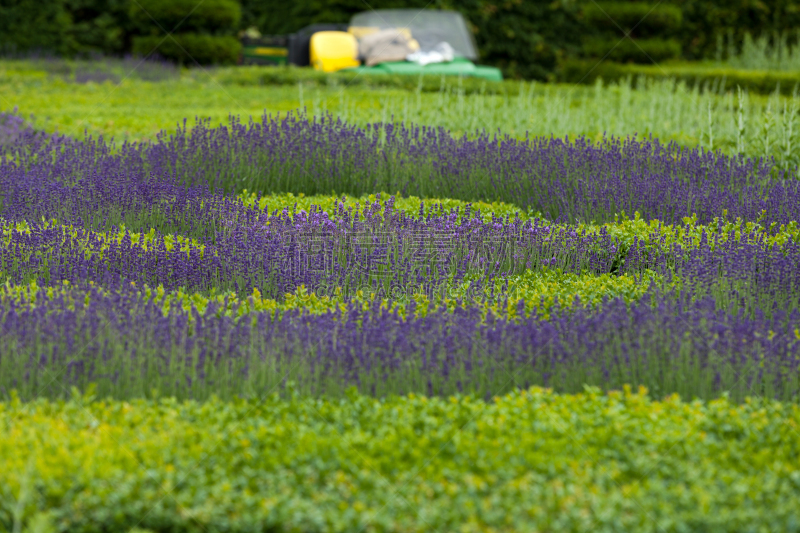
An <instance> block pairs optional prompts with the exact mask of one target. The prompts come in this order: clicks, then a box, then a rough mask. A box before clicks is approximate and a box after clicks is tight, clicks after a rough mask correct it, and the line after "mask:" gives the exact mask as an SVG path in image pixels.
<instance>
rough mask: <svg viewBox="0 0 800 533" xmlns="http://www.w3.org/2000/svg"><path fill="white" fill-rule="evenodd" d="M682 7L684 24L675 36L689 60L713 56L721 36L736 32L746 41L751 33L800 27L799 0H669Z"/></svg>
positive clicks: (736, 35)
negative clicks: (745, 36)
mask: <svg viewBox="0 0 800 533" xmlns="http://www.w3.org/2000/svg"><path fill="white" fill-rule="evenodd" d="M665 1H668V2H669V3H670V4H672V5H674V6H676V7H678V8H680V10H681V12H682V13H683V23H682V24H681V26H680V29H679V30H678V32H677V34H676V35H675V37H676V38H677V39H679V40H680V41H681V44H682V46H683V57H684V59H688V60H697V59H712V58H714V55H715V52H716V47H717V35H727V33H728V31H732V32H733V34H734V38H735V41H736V42H738V43H741V42H743V40H744V34H745V33H747V32H750V33H751V34H752V35H754V36H756V37H758V36H760V35H764V34H770V33H771V32H773V31H777V32H779V33H780V32H794V30H795V29H796V28H798V27H800V3H798V2H797V1H796V0H665Z"/></svg>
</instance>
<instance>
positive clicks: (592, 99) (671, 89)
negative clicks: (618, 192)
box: [0, 61, 800, 167]
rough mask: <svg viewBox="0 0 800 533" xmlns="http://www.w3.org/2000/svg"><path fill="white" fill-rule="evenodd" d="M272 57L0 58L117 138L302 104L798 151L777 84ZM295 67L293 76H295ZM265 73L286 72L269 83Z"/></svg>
mask: <svg viewBox="0 0 800 533" xmlns="http://www.w3.org/2000/svg"><path fill="white" fill-rule="evenodd" d="M270 69H271V67H257V68H256V67H249V68H247V69H242V70H236V69H234V68H228V69H210V70H201V69H197V70H191V71H183V72H182V73H180V74H178V75H176V76H174V77H173V78H172V79H168V80H166V81H159V82H149V81H143V80H141V79H137V78H136V77H135V73H134V74H133V75H130V76H128V77H127V78H125V79H122V81H121V83H119V84H114V83H112V82H110V81H106V82H103V83H94V82H90V83H85V84H79V83H74V82H68V81H65V80H64V79H63V78H62V77H59V76H57V75H54V74H53V73H52V72H50V73H48V72H46V71H45V70H44V67H42V66H40V65H38V64H35V63H32V62H19V61H0V110H3V111H9V110H12V109H14V108H18V110H19V112H20V113H21V114H22V115H24V116H26V117H27V116H31V115H32V116H33V122H34V124H35V125H36V126H37V127H40V128H43V129H45V130H47V131H56V130H58V131H59V132H61V133H64V134H67V135H76V136H82V135H83V132H84V130H86V131H88V132H89V133H90V134H92V135H98V134H103V135H105V136H113V137H114V138H115V139H116V140H117V141H122V140H130V141H140V140H144V139H152V138H154V137H155V136H156V134H157V133H158V132H159V131H162V130H166V131H167V132H172V131H174V129H175V127H176V125H177V124H179V123H182V122H183V120H184V119H187V120H188V125H189V126H190V127H191V126H192V125H193V123H194V119H195V117H199V118H206V119H210V120H211V123H212V125H217V124H220V123H227V122H228V120H227V119H228V116H229V114H234V115H239V116H240V117H241V118H242V120H243V121H245V122H246V121H247V118H248V117H254V118H260V117H261V116H263V114H264V113H265V112H266V113H270V114H275V113H286V112H288V111H290V110H298V109H302V108H305V109H306V110H307V111H308V112H309V113H310V114H316V115H319V114H322V113H326V112H330V113H333V114H334V115H336V116H339V117H341V118H342V119H343V120H345V121H348V122H354V123H358V124H365V123H368V122H390V121H394V122H399V121H408V122H414V123H417V124H424V125H430V126H437V127H438V126H442V127H445V128H447V129H448V130H450V131H451V132H452V133H453V134H456V135H462V134H472V133H474V132H476V131H478V130H486V131H489V132H500V133H502V134H508V135H511V136H513V137H516V138H524V137H525V135H526V134H530V135H545V136H549V135H555V136H557V137H564V136H566V135H569V136H571V137H573V138H574V137H575V136H578V135H586V136H588V137H590V138H591V139H594V140H600V139H601V138H602V136H603V134H604V133H606V134H607V135H614V136H618V137H626V136H630V135H634V134H636V135H638V136H640V137H642V136H646V135H650V134H652V135H653V136H655V137H658V138H659V139H660V140H662V141H676V142H677V143H679V144H680V145H683V146H687V147H695V146H698V145H702V146H704V147H705V148H707V149H712V150H717V149H721V150H722V151H723V152H726V153H737V152H740V153H744V154H746V155H748V156H751V157H763V156H767V157H775V158H776V159H777V160H778V162H779V163H780V164H781V165H782V166H784V167H789V166H794V165H796V164H797V163H798V162H799V160H798V157H797V155H796V152H797V150H796V148H797V144H798V139H797V130H798V124H797V114H798V110H799V107H800V100H798V99H793V98H787V97H783V96H779V95H773V96H770V97H766V96H760V95H747V94H746V93H745V94H742V95H741V97H740V96H739V95H738V94H735V92H734V91H731V90H728V91H727V92H726V93H725V94H714V93H710V92H707V93H703V92H701V90H700V88H697V87H695V88H690V87H688V86H687V85H686V84H683V83H680V82H675V81H663V80H662V81H659V82H649V83H645V82H644V81H637V82H630V83H627V82H620V83H618V84H612V85H608V86H603V85H595V86H594V87H587V86H574V85H563V84H552V85H543V84H536V83H516V82H503V83H502V84H500V85H491V83H493V82H487V84H486V86H484V85H481V89H483V90H485V93H482V92H481V91H478V92H477V93H475V92H472V93H471V94H469V91H473V90H474V89H475V81H474V80H470V81H469V82H467V81H463V82H462V81H459V80H458V78H449V79H447V80H442V81H443V83H444V85H442V86H441V87H442V89H441V90H431V86H430V83H428V82H426V83H427V85H426V86H425V87H426V88H425V89H424V90H422V89H419V90H414V89H411V90H409V89H408V88H399V87H398V88H395V87H369V86H367V85H364V80H362V79H358V78H353V79H348V78H346V77H342V78H341V80H340V79H339V78H337V80H339V81H335V82H334V81H333V79H331V80H329V81H330V82H331V83H330V84H329V85H326V84H321V83H320V80H319V79H317V78H319V76H316V77H315V76H313V75H312V74H313V72H305V71H302V73H303V75H297V74H296V73H294V74H292V71H285V73H284V74H285V75H284V74H282V73H281V71H280V70H270ZM295 70H300V69H295ZM121 74H122V75H124V74H129V73H121ZM289 74H291V75H292V76H295V78H296V79H297V80H299V81H298V83H297V84H288V82H287V80H288V79H289V78H287V76H289ZM122 75H121V76H120V77H122ZM284 78H285V79H284ZM295 78H291V79H292V80H294V79H295ZM265 80H266V81H265ZM270 80H272V81H275V80H277V81H278V82H281V84H277V85H276V84H272V85H264V84H263V83H267V82H270ZM281 80H282V81H281ZM342 80H344V81H342ZM429 81H430V80H429ZM270 83H271V82H270ZM467 86H468V87H467ZM467 88H468V89H469V91H467ZM728 89H731V88H730V87H729V88H728ZM498 91H499V92H500V94H490V93H492V92H494V93H497V92H498Z"/></svg>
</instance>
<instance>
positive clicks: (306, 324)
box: [0, 291, 800, 400]
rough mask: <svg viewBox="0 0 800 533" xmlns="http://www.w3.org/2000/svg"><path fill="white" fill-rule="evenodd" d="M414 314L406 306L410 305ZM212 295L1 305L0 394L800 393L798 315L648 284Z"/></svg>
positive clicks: (114, 296)
mask: <svg viewBox="0 0 800 533" xmlns="http://www.w3.org/2000/svg"><path fill="white" fill-rule="evenodd" d="M410 305H411V307H412V308H413V303H412V304H410ZM218 307H219V306H218V305H216V304H210V305H209V307H208V308H207V309H206V312H205V313H204V314H202V315H201V314H200V313H198V312H197V310H193V311H191V314H193V315H194V317H193V320H191V321H190V320H189V314H190V313H188V312H185V311H183V310H181V309H179V310H176V311H175V312H174V313H170V314H169V315H167V316H164V315H163V314H162V313H161V310H160V307H159V306H158V305H156V304H155V303H153V302H152V301H147V300H143V299H141V298H138V297H134V296H132V293H127V294H126V293H125V292H124V291H120V292H116V293H113V294H111V295H108V296H104V295H103V294H102V293H101V292H99V291H97V292H96V294H93V295H92V297H91V299H90V303H89V304H88V305H84V304H83V303H82V302H80V301H78V302H76V303H75V307H74V310H70V309H68V308H67V307H66V305H65V300H64V296H63V294H62V295H60V296H57V297H55V298H52V299H46V300H45V301H43V302H42V303H41V304H40V305H38V306H37V307H36V308H35V309H31V308H30V307H29V306H19V307H18V306H17V305H16V304H15V303H13V302H12V303H10V304H9V305H8V306H6V307H5V308H4V309H3V311H2V314H0V336H1V337H2V339H3V344H4V349H3V351H2V355H1V356H0V392H2V393H3V394H5V395H7V394H9V393H10V390H12V389H17V390H19V391H21V394H22V395H23V397H25V398H33V397H36V396H48V397H52V398H61V397H65V396H68V391H69V390H70V388H71V387H73V386H75V387H78V388H79V389H84V388H85V387H86V386H87V385H88V384H89V383H96V384H97V386H98V392H99V393H100V394H101V395H103V396H105V395H113V396H115V397H117V398H131V397H136V396H142V395H149V394H151V392H152V389H158V391H159V392H160V393H161V394H168V395H175V396H177V397H183V398H186V397H192V398H207V397H209V396H210V395H212V394H216V395H218V396H222V397H232V396H236V395H239V396H250V397H259V396H262V395H264V394H269V393H272V392H275V391H276V390H281V387H283V386H286V385H287V383H288V382H290V381H292V382H294V383H295V385H296V387H298V388H299V390H300V391H301V392H303V393H304V394H309V395H333V396H336V395H339V394H342V393H344V391H345V389H346V388H347V387H349V386H357V387H359V389H360V390H362V391H363V392H366V393H369V394H372V395H377V396H385V395H387V394H402V393H407V392H418V393H424V394H427V395H439V394H451V393H455V392H468V393H471V394H476V395H478V396H479V397H483V396H486V397H490V396H493V395H497V394H502V393H504V392H507V391H509V390H512V389H514V388H515V387H528V386H531V385H543V386H547V387H553V388H555V389H556V390H557V391H561V392H566V391H580V390H582V387H583V386H584V385H587V384H588V385H597V386H599V387H601V388H605V389H612V388H621V387H622V385H623V384H633V385H638V384H641V385H645V386H647V387H648V388H649V389H650V390H651V391H652V392H653V393H654V394H655V395H656V396H657V397H658V396H661V395H664V394H669V393H673V392H677V393H679V394H681V396H683V397H685V398H691V397H700V398H711V397H715V396H718V395H719V394H721V393H723V392H727V393H729V394H730V395H731V397H732V398H733V399H736V400H741V399H742V398H744V397H745V396H748V395H751V396H752V395H759V396H767V397H774V398H780V399H784V400H794V399H796V397H797V394H798V391H800V387H799V386H800V383H798V381H799V380H800V373H798V370H800V368H798V364H800V329H798V328H797V325H798V323H799V322H800V313H799V312H798V311H797V310H795V311H793V312H792V313H785V312H778V313H775V315H774V316H773V317H772V318H771V319H767V318H765V316H764V315H763V314H757V315H756V316H754V317H747V316H745V315H744V314H742V313H740V314H730V313H726V312H725V311H723V310H720V309H718V308H717V306H716V304H715V302H714V300H713V298H705V299H702V300H697V301H690V300H689V299H688V298H679V299H676V298H674V297H672V296H666V295H658V294H655V293H653V294H652V295H651V298H648V299H645V300H644V301H641V302H638V303H633V304H631V305H627V304H626V303H625V302H624V301H623V300H622V299H617V300H613V301H610V302H607V303H606V304H605V305H604V306H603V307H602V309H601V310H599V311H597V312H588V311H586V310H584V309H582V308H579V309H577V310H573V311H572V312H570V313H568V314H567V313H565V314H559V313H554V315H553V316H552V317H551V318H550V319H549V320H542V319H540V318H536V317H533V316H531V317H528V318H525V319H523V320H522V321H519V322H512V321H506V320H504V319H502V318H497V319H495V320H491V319H490V320H482V318H481V316H480V315H481V314H480V311H478V310H477V309H456V310H455V311H454V312H448V311H446V310H444V309H441V310H439V311H432V312H429V313H428V314H427V316H425V317H421V318H419V317H414V313H413V309H412V312H411V313H410V314H409V317H408V318H403V317H402V316H401V315H399V314H398V313H396V312H392V311H388V310H386V309H380V308H379V307H378V306H377V305H376V307H375V308H372V309H367V310H364V309H362V308H361V307H360V306H358V305H351V306H349V307H348V308H347V309H345V310H343V311H333V312H331V313H326V314H322V315H311V314H309V313H306V312H304V311H303V310H290V311H286V312H285V313H283V314H281V315H280V316H277V315H276V316H273V315H271V314H269V313H255V314H250V315H248V316H247V318H246V319H241V320H238V321H236V320H234V319H232V318H231V317H229V316H224V315H219V314H218V313H217V311H219V309H217V308H218Z"/></svg>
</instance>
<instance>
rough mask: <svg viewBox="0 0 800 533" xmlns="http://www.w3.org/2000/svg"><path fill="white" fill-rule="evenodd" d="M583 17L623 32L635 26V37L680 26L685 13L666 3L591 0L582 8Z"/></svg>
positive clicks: (590, 21)
mask: <svg viewBox="0 0 800 533" xmlns="http://www.w3.org/2000/svg"><path fill="white" fill-rule="evenodd" d="M582 15H583V20H584V22H585V23H586V24H588V25H591V26H592V27H593V28H596V29H602V30H606V31H607V30H611V31H612V32H616V33H620V34H622V32H629V31H631V30H633V33H631V35H633V36H634V37H648V36H651V35H657V34H660V33H663V32H670V33H672V32H675V31H677V30H678V29H679V28H680V25H681V19H682V13H681V10H680V8H678V7H677V6H673V5H669V4H666V3H661V4H656V5H655V6H654V5H652V4H647V3H645V4H643V3H630V2H597V3H595V2H590V3H589V4H587V5H586V6H584V8H583V9H582Z"/></svg>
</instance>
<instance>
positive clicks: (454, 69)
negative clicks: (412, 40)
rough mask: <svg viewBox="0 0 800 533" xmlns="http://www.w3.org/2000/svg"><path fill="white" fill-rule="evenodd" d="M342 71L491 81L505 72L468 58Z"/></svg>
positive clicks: (383, 64) (393, 63) (392, 62)
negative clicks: (469, 77)
mask: <svg viewBox="0 0 800 533" xmlns="http://www.w3.org/2000/svg"><path fill="white" fill-rule="evenodd" d="M341 72H358V73H363V74H413V75H417V76H419V75H420V74H432V75H436V76H441V75H443V74H444V75H445V76H459V75H460V76H472V77H476V78H484V79H487V80H491V81H502V80H503V74H502V73H501V72H500V69H497V68H494V67H482V66H478V65H475V64H474V63H473V62H472V61H470V60H468V59H462V58H456V59H455V60H453V61H451V62H449V63H431V64H428V65H425V66H422V65H419V64H417V63H412V62H410V61H390V62H386V63H380V64H378V65H375V66H374V67H355V68H348V69H344V70H342V71H341Z"/></svg>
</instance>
